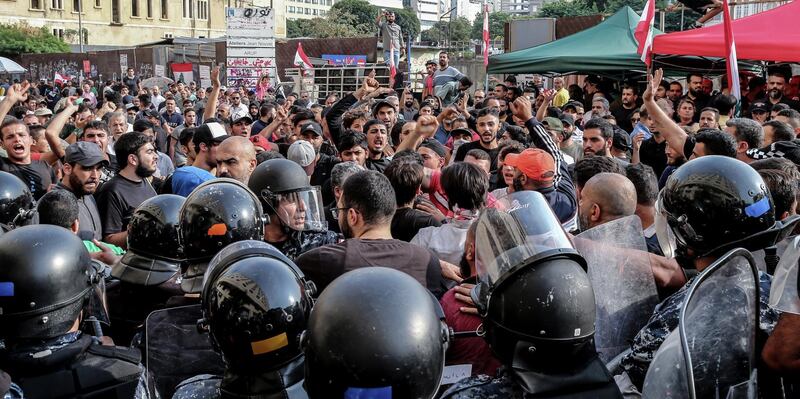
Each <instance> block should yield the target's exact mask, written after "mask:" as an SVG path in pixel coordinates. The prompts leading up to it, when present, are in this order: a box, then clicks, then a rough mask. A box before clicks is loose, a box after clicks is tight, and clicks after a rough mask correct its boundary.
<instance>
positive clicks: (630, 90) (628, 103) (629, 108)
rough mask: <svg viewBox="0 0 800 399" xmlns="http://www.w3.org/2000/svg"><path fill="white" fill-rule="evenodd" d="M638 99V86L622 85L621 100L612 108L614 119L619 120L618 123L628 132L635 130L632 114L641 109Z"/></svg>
mask: <svg viewBox="0 0 800 399" xmlns="http://www.w3.org/2000/svg"><path fill="white" fill-rule="evenodd" d="M638 101H639V93H637V91H636V88H635V87H633V86H629V85H625V86H622V96H621V97H620V102H619V103H615V104H614V107H612V108H611V114H612V115H614V119H616V120H617V125H618V126H619V127H621V128H622V130H624V131H626V132H630V131H632V130H633V125H632V124H631V115H633V113H634V112H636V110H638V109H639V107H638Z"/></svg>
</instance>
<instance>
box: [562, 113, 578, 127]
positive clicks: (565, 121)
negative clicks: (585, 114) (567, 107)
mask: <svg viewBox="0 0 800 399" xmlns="http://www.w3.org/2000/svg"><path fill="white" fill-rule="evenodd" d="M561 124H562V125H569V126H575V118H573V117H572V115H570V114H567V113H564V114H561Z"/></svg>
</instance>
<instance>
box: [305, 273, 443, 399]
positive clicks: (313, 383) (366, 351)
mask: <svg viewBox="0 0 800 399" xmlns="http://www.w3.org/2000/svg"><path fill="white" fill-rule="evenodd" d="M388 293H391V294H388ZM443 314H444V313H443V312H442V310H441V308H440V307H439V303H438V302H437V301H436V300H435V299H434V297H433V296H432V295H431V294H430V293H429V292H428V290H426V289H425V287H423V286H422V285H420V284H419V283H418V282H417V281H416V280H414V278H412V277H411V276H409V275H407V274H405V273H403V272H400V271H397V270H394V269H389V268H384V267H365V268H361V269H357V270H353V271H351V272H348V273H345V274H344V275H342V276H340V277H339V278H337V279H336V280H334V281H333V282H332V283H331V284H330V285H329V286H328V287H327V288H325V290H324V291H323V292H322V294H321V295H320V296H319V298H318V300H317V303H316V305H315V306H314V309H313V310H312V311H311V319H310V320H309V323H308V331H307V332H306V334H305V335H304V337H303V348H304V351H305V354H306V392H308V395H309V397H310V398H312V399H316V398H343V397H353V398H357V397H365V398H366V397H370V398H373V397H374V398H378V397H380V398H383V397H387V398H388V397H392V398H407V399H428V398H432V397H434V395H436V391H437V389H438V387H439V382H440V380H441V378H442V371H443V369H444V354H445V351H446V350H447V344H448V342H449V339H450V337H449V336H450V334H449V329H448V328H447V326H446V325H445V324H444V322H442V321H441V318H442V317H443Z"/></svg>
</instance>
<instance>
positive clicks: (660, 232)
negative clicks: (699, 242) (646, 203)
mask: <svg viewBox="0 0 800 399" xmlns="http://www.w3.org/2000/svg"><path fill="white" fill-rule="evenodd" d="M655 225H656V237H657V238H658V244H659V246H661V252H663V253H664V256H665V257H667V258H674V257H675V254H676V251H677V249H678V244H677V240H676V239H675V233H673V232H672V228H671V227H670V226H669V213H668V212H667V211H666V210H665V209H664V204H663V202H662V199H661V197H660V196H659V198H658V200H657V201H656V215H655Z"/></svg>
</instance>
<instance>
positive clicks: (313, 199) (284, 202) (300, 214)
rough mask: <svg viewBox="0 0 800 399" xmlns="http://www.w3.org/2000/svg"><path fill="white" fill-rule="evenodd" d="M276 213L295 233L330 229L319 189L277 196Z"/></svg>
mask: <svg viewBox="0 0 800 399" xmlns="http://www.w3.org/2000/svg"><path fill="white" fill-rule="evenodd" d="M274 204H275V205H274V206H275V213H276V214H277V215H278V218H280V220H281V222H282V223H283V225H284V226H286V227H288V228H290V229H292V230H295V231H309V230H310V231H324V230H327V229H328V222H327V221H326V219H325V210H324V205H323V203H322V194H321V193H320V190H319V187H309V188H307V189H303V190H300V191H294V192H291V193H279V194H276V195H275V202H274Z"/></svg>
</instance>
